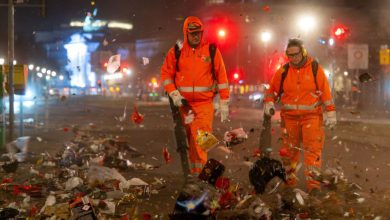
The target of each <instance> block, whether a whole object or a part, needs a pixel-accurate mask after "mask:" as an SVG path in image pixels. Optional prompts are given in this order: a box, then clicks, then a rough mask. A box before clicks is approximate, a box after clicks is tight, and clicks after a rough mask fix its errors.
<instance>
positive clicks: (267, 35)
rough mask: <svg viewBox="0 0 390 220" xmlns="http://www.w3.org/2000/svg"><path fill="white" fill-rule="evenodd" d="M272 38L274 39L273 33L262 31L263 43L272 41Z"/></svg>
mask: <svg viewBox="0 0 390 220" xmlns="http://www.w3.org/2000/svg"><path fill="white" fill-rule="evenodd" d="M271 38H272V35H271V33H270V32H268V31H262V32H261V33H260V39H261V41H262V42H264V43H268V41H270V40H271Z"/></svg>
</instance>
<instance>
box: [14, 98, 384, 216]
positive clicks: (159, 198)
mask: <svg viewBox="0 0 390 220" xmlns="http://www.w3.org/2000/svg"><path fill="white" fill-rule="evenodd" d="M134 105H137V107H138V110H139V112H140V113H141V114H143V115H144V116H145V119H144V123H143V125H142V126H141V127H140V126H136V125H134V124H133V123H132V122H131V121H130V119H129V116H130V114H131V113H132V111H133V107H134ZM125 106H127V118H126V120H125V121H124V122H119V121H118V120H116V119H115V117H119V116H122V115H123V111H124V107H125ZM230 110H231V114H230V119H231V121H230V122H228V123H224V124H222V123H220V122H219V118H218V117H216V119H215V124H214V134H215V135H216V137H217V138H219V139H220V140H222V138H223V134H224V132H225V131H227V130H229V129H231V128H238V127H243V128H244V130H245V131H247V132H249V138H248V140H247V141H246V142H244V143H242V144H239V145H236V146H233V148H232V151H231V152H227V151H226V150H225V149H224V148H222V147H216V148H214V149H212V150H211V151H210V152H209V158H215V159H218V160H220V161H221V162H222V163H223V164H224V165H225V166H226V172H225V175H226V176H228V177H229V178H231V180H232V181H233V182H234V181H235V182H239V183H240V184H241V185H242V186H243V187H245V188H249V189H250V188H251V186H250V184H249V179H248V171H249V166H248V163H245V160H248V159H249V161H252V162H254V161H255V158H254V157H253V152H254V151H255V149H256V147H257V146H258V142H259V135H260V126H261V120H262V119H261V118H262V111H261V110H260V109H256V108H253V106H252V105H251V104H250V103H249V102H247V101H246V100H245V99H241V100H240V99H235V100H234V101H233V103H232V105H231V108H230ZM26 112H27V113H26V114H25V118H29V117H31V118H34V119H35V122H34V123H33V125H31V126H28V127H26V128H25V130H24V132H25V135H29V136H32V137H33V138H32V142H31V149H30V150H31V152H34V153H36V154H38V153H41V152H45V151H48V152H50V153H56V152H58V151H59V150H61V149H62V147H63V143H64V142H66V141H70V140H71V139H72V137H73V134H72V132H70V131H68V132H65V131H64V128H72V127H74V126H78V127H79V128H80V129H86V130H90V132H91V134H98V133H102V134H107V135H112V136H121V137H123V138H125V139H126V140H127V141H128V142H129V143H130V145H131V146H133V147H134V148H136V149H137V150H138V151H139V152H140V153H141V155H142V156H140V157H137V158H134V161H132V162H145V163H149V164H152V165H154V166H156V167H157V168H155V169H153V170H148V171H137V170H135V171H131V172H127V173H126V174H124V175H125V177H126V178H128V179H130V178H132V177H138V178H141V179H143V180H145V181H147V182H148V181H153V179H154V178H155V177H157V178H162V179H164V180H165V181H166V184H165V187H164V188H163V189H159V193H158V194H156V195H152V196H151V197H150V198H148V199H145V200H143V201H141V202H140V204H139V208H140V212H141V213H142V212H154V213H168V212H170V211H172V209H173V206H174V203H175V199H176V196H177V193H178V191H179V190H180V187H181V186H182V185H183V178H182V177H183V176H182V172H181V167H180V162H179V157H178V154H177V153H176V152H175V145H174V139H173V123H172V118H171V115H170V110H169V106H168V104H167V103H165V102H137V103H136V102H134V99H133V98H130V97H127V98H126V97H122V98H112V97H100V96H84V97H81V96H71V97H69V98H67V99H66V100H65V101H60V100H51V101H50V102H49V105H48V108H45V105H43V104H41V105H38V106H36V108H35V110H33V111H31V112H28V111H26ZM346 117H347V118H348V115H347V116H346ZM351 117H352V116H351ZM91 123H92V124H91ZM91 125H92V126H91ZM278 126H279V124H278V116H276V117H274V121H273V148H274V156H275V157H276V158H278V153H277V152H278V149H279V143H278V137H279V136H280V135H279V134H280V132H279V129H278ZM15 132H17V128H16V129H15ZM389 137H390V130H389V129H388V125H386V124H372V123H365V122H364V121H363V122H359V121H358V122H356V121H348V120H347V121H344V122H341V123H339V125H338V127H337V128H336V129H335V130H332V131H330V130H327V131H326V141H325V147H324V152H323V157H324V160H323V161H324V167H326V166H330V167H336V166H339V167H342V168H343V170H344V173H345V176H346V177H347V178H348V179H349V181H351V182H356V183H358V184H360V185H361V186H362V187H363V188H364V189H365V190H367V191H369V190H371V191H374V192H378V193H381V192H389V191H390V172H388V170H389V168H390V158H389V156H388V155H390V144H387V145H386V143H390V138H389ZM221 145H223V144H222V143H221ZM163 147H168V149H169V151H170V153H171V156H172V159H173V162H172V163H170V164H165V161H164V159H163V153H162V148H163ZM300 176H301V177H302V174H301V175H300ZM302 180H303V177H302ZM301 182H303V181H301ZM302 186H303V184H302Z"/></svg>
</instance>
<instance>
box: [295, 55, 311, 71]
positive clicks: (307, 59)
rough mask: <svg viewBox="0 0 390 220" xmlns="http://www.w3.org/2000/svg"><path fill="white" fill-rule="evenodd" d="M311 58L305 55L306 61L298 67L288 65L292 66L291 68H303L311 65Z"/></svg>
mask: <svg viewBox="0 0 390 220" xmlns="http://www.w3.org/2000/svg"><path fill="white" fill-rule="evenodd" d="M313 60H314V59H313V58H312V57H309V56H307V57H306V62H305V63H304V64H303V65H302V66H300V67H295V66H294V65H291V64H290V67H292V68H294V69H302V68H305V67H306V66H308V65H311V63H312V62H313Z"/></svg>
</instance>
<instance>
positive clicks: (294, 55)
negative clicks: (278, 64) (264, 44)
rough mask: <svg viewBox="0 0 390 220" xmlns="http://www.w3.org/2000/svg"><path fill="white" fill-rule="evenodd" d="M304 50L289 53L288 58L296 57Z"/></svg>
mask: <svg viewBox="0 0 390 220" xmlns="http://www.w3.org/2000/svg"><path fill="white" fill-rule="evenodd" d="M301 53H302V52H301V51H299V52H298V53H287V54H286V55H287V57H288V58H294V57H298V56H299V55H300V54H301Z"/></svg>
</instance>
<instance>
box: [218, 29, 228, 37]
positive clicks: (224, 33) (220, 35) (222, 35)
mask: <svg viewBox="0 0 390 220" xmlns="http://www.w3.org/2000/svg"><path fill="white" fill-rule="evenodd" d="M225 36H226V31H225V30H224V29H220V30H219V31H218V37H220V38H224V37H225Z"/></svg>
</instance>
